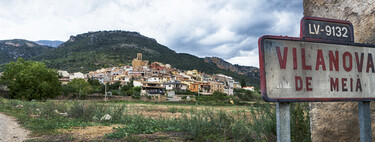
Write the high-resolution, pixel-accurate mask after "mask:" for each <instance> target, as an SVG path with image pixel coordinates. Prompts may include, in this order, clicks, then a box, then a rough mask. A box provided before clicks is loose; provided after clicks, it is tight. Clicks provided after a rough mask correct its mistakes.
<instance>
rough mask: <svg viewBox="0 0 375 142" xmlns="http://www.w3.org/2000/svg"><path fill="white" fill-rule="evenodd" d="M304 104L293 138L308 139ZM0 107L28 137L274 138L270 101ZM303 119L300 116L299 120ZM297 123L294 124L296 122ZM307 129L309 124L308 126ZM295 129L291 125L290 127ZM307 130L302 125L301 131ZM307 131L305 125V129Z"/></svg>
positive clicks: (9, 103)
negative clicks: (253, 103)
mask: <svg viewBox="0 0 375 142" xmlns="http://www.w3.org/2000/svg"><path fill="white" fill-rule="evenodd" d="M304 107H306V105H295V106H294V107H293V108H296V109H292V110H293V111H295V113H294V112H292V114H296V116H295V117H301V118H298V120H299V123H293V122H292V126H295V127H298V128H296V131H299V135H298V136H292V138H294V139H293V140H294V141H300V140H301V139H302V140H306V139H307V141H308V139H309V135H310V134H309V133H304V132H300V131H301V130H304V129H307V128H306V127H308V126H306V124H307V125H308V123H307V122H305V121H308V120H306V118H307V115H306V113H305V111H304V109H302V108H304ZM0 112H2V113H4V114H7V115H11V116H14V117H16V118H18V119H19V121H20V123H21V125H23V126H24V127H25V128H27V129H29V130H31V131H32V137H34V139H32V140H30V141H88V140H99V141H101V140H103V141H275V140H276V136H275V134H276V117H275V109H274V105H272V104H269V103H259V102H257V105H251V106H236V105H227V106H208V105H191V104H182V103H151V102H120V101H116V102H112V101H85V100H81V101H61V100H59V101H55V100H48V101H45V102H29V101H19V100H7V99H3V98H0ZM301 120H302V121H301ZM295 124H298V126H297V125H295ZM308 128H309V127H308ZM292 131H293V129H292ZM304 131H305V130H304ZM307 131H308V132H309V129H307Z"/></svg>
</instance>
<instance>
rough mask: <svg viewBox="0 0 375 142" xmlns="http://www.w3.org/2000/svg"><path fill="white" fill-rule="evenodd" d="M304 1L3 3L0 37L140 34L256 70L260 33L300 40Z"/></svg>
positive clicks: (20, 0)
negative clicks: (98, 32) (97, 33)
mask: <svg viewBox="0 0 375 142" xmlns="http://www.w3.org/2000/svg"><path fill="white" fill-rule="evenodd" d="M302 16H303V7H302V0H287V1H286V0H11V1H0V27H1V28H0V29H1V31H0V39H14V38H19V39H27V40H32V41H36V40H61V41H67V40H68V39H69V36H70V35H77V34H81V33H85V32H88V31H98V30H125V31H137V32H139V33H141V34H142V35H145V36H148V37H151V38H154V39H156V40H157V41H158V42H159V43H161V44H163V45H166V46H168V47H169V48H171V49H172V50H175V51H176V52H184V53H190V54H193V55H196V56H198V57H212V56H215V57H220V58H222V59H225V60H226V61H228V62H231V63H233V64H240V65H248V66H256V67H258V66H259V65H258V49H257V47H258V38H259V37H260V36H261V35H288V36H299V22H300V20H301V18H302Z"/></svg>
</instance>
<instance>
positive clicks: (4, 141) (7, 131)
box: [0, 113, 30, 142]
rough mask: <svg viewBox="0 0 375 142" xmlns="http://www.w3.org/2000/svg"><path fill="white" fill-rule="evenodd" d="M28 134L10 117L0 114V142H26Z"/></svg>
mask: <svg viewBox="0 0 375 142" xmlns="http://www.w3.org/2000/svg"><path fill="white" fill-rule="evenodd" d="M29 133H30V132H29V131H28V130H26V129H24V128H22V127H20V125H19V124H18V122H17V120H16V119H15V118H13V117H11V116H7V115H5V114H2V113H0V142H19V141H24V140H27V139H28V138H29V137H28V134H29Z"/></svg>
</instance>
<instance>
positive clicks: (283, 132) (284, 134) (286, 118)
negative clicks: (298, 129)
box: [276, 102, 290, 142]
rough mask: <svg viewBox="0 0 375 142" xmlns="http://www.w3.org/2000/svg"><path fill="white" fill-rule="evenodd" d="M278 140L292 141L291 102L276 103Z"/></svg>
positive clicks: (278, 141)
mask: <svg viewBox="0 0 375 142" xmlns="http://www.w3.org/2000/svg"><path fill="white" fill-rule="evenodd" d="M276 129H277V142H290V104H289V103H286V102H278V103H276Z"/></svg>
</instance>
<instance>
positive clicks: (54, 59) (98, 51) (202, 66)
mask: <svg viewBox="0 0 375 142" xmlns="http://www.w3.org/2000/svg"><path fill="white" fill-rule="evenodd" d="M43 48H47V47H43ZM137 53H142V54H143V59H144V60H149V61H150V62H153V61H158V62H162V63H165V64H171V65H172V66H173V67H175V68H177V69H182V70H192V69H197V70H199V71H203V72H205V73H208V74H214V73H223V74H226V75H229V76H232V77H234V79H236V80H237V81H239V80H241V79H242V78H243V79H245V81H246V82H247V83H248V84H253V85H256V86H259V79H258V78H256V77H247V76H245V74H242V75H241V74H237V73H235V72H232V71H231V70H229V69H225V68H219V67H218V66H217V64H216V63H213V62H205V59H204V58H198V57H196V56H193V55H190V54H186V53H176V52H175V51H173V50H171V49H169V48H168V47H166V46H164V45H161V44H159V43H157V41H156V40H155V39H152V38H148V37H145V36H143V35H141V34H139V33H137V32H127V31H98V32H89V33H84V34H79V35H76V36H71V37H70V39H69V40H68V41H67V42H65V43H63V44H61V45H60V46H59V47H58V48H53V49H49V48H48V50H43V52H40V54H33V57H31V58H29V57H28V59H31V60H36V61H43V62H44V63H46V65H47V66H48V67H51V68H55V69H62V70H67V71H69V72H78V71H80V72H89V71H94V70H97V69H100V68H103V67H113V66H121V65H131V61H132V59H133V58H135V57H136V55H137Z"/></svg>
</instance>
